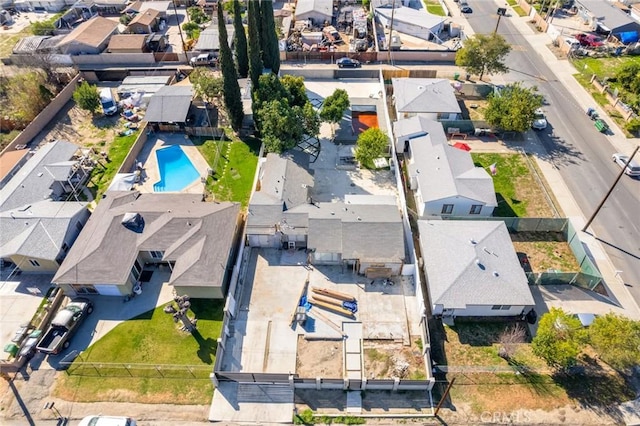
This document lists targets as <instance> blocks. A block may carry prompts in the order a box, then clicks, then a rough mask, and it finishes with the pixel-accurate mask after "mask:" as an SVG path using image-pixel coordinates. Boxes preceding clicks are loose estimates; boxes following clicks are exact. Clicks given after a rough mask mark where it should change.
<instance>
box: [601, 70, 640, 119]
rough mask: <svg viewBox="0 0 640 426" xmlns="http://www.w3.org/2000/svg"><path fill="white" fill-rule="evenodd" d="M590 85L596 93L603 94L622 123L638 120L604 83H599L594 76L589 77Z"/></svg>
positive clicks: (631, 110) (628, 107) (630, 109)
mask: <svg viewBox="0 0 640 426" xmlns="http://www.w3.org/2000/svg"><path fill="white" fill-rule="evenodd" d="M591 84H593V86H594V87H595V88H596V90H597V91H598V93H601V94H603V95H604V96H605V98H606V99H607V101H608V102H609V104H611V106H613V107H614V108H615V109H616V111H618V112H619V113H620V114H621V115H622V118H623V119H624V121H631V120H633V119H634V118H638V115H637V114H636V113H635V112H634V111H633V109H632V108H631V107H630V106H629V105H627V104H625V103H624V102H622V101H621V100H620V98H619V97H618V94H617V93H616V92H615V91H611V88H610V87H609V85H608V84H607V83H606V82H600V81H599V80H598V79H597V77H596V75H595V74H594V75H592V76H591Z"/></svg>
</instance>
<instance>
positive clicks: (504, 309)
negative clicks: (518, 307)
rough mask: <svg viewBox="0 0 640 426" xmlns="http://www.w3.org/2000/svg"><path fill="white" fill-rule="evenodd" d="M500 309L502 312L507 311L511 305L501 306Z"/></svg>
mask: <svg viewBox="0 0 640 426" xmlns="http://www.w3.org/2000/svg"><path fill="white" fill-rule="evenodd" d="M500 309H501V310H503V311H508V310H509V309H511V305H502V307H501V308H500Z"/></svg>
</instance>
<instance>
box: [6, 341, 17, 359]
mask: <svg viewBox="0 0 640 426" xmlns="http://www.w3.org/2000/svg"><path fill="white" fill-rule="evenodd" d="M18 349H19V348H18V345H16V344H15V343H7V344H6V345H4V351H5V352H6V353H8V354H9V355H10V356H12V357H15V356H16V354H17V353H18Z"/></svg>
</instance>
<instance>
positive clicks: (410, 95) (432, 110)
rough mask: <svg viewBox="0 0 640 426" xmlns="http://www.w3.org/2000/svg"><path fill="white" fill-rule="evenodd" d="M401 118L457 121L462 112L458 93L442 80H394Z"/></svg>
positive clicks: (394, 103)
mask: <svg viewBox="0 0 640 426" xmlns="http://www.w3.org/2000/svg"><path fill="white" fill-rule="evenodd" d="M391 83H392V85H393V97H392V101H393V105H394V107H395V109H396V117H398V119H402V118H409V117H413V116H414V115H420V116H423V117H425V118H429V119H431V120H457V119H459V118H460V115H461V113H462V110H461V109H460V105H458V100H457V99H456V94H455V90H454V89H453V86H452V85H451V83H450V82H449V80H446V79H443V78H392V79H391Z"/></svg>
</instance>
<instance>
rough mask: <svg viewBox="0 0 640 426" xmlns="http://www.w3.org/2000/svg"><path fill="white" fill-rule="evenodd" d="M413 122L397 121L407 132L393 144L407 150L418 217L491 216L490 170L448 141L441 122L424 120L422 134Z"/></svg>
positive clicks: (492, 207)
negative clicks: (474, 161)
mask: <svg viewBox="0 0 640 426" xmlns="http://www.w3.org/2000/svg"><path fill="white" fill-rule="evenodd" d="M413 120H414V121H418V120H419V119H417V118H413ZM401 121H404V120H401ZM425 123H426V122H425ZM425 123H423V124H425ZM415 124H416V123H414V124H408V125H398V123H396V125H395V128H396V130H402V131H404V132H409V133H408V134H405V135H400V136H401V138H402V139H400V141H398V138H397V137H396V144H401V145H402V146H403V151H405V150H406V151H405V158H406V159H408V167H407V169H408V172H409V179H410V187H411V189H412V190H413V192H414V197H415V201H416V208H417V210H418V212H417V213H418V214H419V215H420V217H421V218H424V219H427V218H429V217H442V216H458V217H460V216H491V215H492V214H493V210H494V208H495V207H496V206H497V205H498V202H497V199H496V194H495V189H494V187H493V178H492V177H491V176H490V175H489V173H487V171H486V170H485V169H483V168H482V167H476V166H475V165H474V164H473V160H472V159H471V154H469V153H468V152H467V151H463V150H461V149H458V148H454V147H452V146H450V145H449V144H448V143H447V139H446V135H445V134H444V130H443V128H442V125H441V124H440V123H437V122H433V121H432V122H431V123H427V125H426V126H425V127H424V128H423V130H424V133H425V134H424V135H423V134H421V133H420V132H418V131H417V130H415ZM418 124H420V123H418ZM411 132H412V133H411ZM411 135H418V136H415V137H413V138H411V137H409V136H411ZM405 147H406V148H405Z"/></svg>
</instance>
